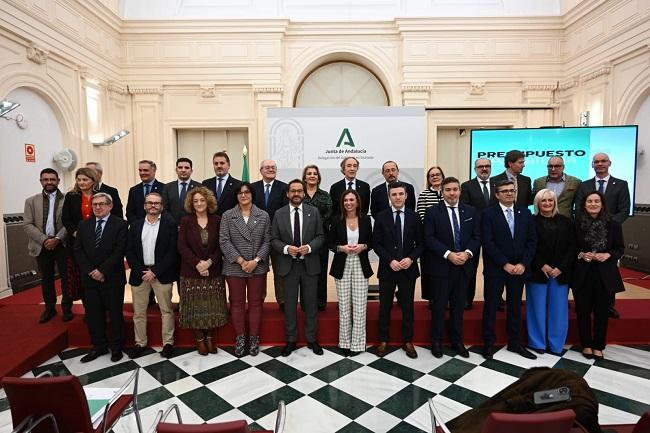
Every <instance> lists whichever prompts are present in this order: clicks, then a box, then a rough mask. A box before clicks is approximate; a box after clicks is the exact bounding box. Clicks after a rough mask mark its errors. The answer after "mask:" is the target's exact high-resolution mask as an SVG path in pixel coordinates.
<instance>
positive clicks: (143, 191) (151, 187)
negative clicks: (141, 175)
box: [142, 178, 156, 197]
mask: <svg viewBox="0 0 650 433" xmlns="http://www.w3.org/2000/svg"><path fill="white" fill-rule="evenodd" d="M155 181H156V179H155V178H154V180H152V181H151V182H147V183H144V182H142V194H144V196H145V197H146V196H147V185H149V193H151V192H152V191H153V183H154V182H155Z"/></svg>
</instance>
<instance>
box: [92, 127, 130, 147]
mask: <svg viewBox="0 0 650 433" xmlns="http://www.w3.org/2000/svg"><path fill="white" fill-rule="evenodd" d="M128 134H129V131H127V130H126V129H122V130H120V131H118V132H116V133H115V134H114V135H111V136H110V137H108V138H107V139H106V140H104V141H102V142H100V143H93V145H95V146H110V145H111V144H113V143H115V142H116V141H117V140H120V139H122V138H124V137H126V136H127V135H128Z"/></svg>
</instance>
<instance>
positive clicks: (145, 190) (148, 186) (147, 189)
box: [144, 183, 151, 197]
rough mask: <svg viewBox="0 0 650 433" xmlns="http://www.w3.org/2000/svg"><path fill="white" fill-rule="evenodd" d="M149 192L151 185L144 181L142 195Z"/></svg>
mask: <svg viewBox="0 0 650 433" xmlns="http://www.w3.org/2000/svg"><path fill="white" fill-rule="evenodd" d="M150 192H151V185H149V184H148V183H145V184H144V196H145V197H146V196H147V195H149V193H150Z"/></svg>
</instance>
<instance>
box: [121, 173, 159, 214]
mask: <svg viewBox="0 0 650 433" xmlns="http://www.w3.org/2000/svg"><path fill="white" fill-rule="evenodd" d="M142 185H143V184H142V182H140V183H138V184H137V185H133V186H132V187H131V188H130V189H129V199H128V201H127V203H126V220H127V221H128V222H129V224H131V223H134V222H135V221H137V220H139V219H142V218H144V217H145V215H146V214H147V213H146V212H145V210H144V187H143V186H142ZM164 188H165V184H164V183H162V182H158V181H157V180H156V179H154V181H153V185H151V191H149V192H157V193H158V194H160V195H161V196H162V195H163V189H164Z"/></svg>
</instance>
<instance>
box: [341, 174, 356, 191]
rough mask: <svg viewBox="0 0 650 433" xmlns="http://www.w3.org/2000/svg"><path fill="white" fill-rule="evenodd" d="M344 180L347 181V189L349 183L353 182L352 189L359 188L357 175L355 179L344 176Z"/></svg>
mask: <svg viewBox="0 0 650 433" xmlns="http://www.w3.org/2000/svg"><path fill="white" fill-rule="evenodd" d="M343 180H344V181H345V189H348V183H350V182H352V189H353V190H355V191H356V190H357V178H356V177H355V178H354V179H352V180H350V179H348V178H347V177H344V178H343Z"/></svg>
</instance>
